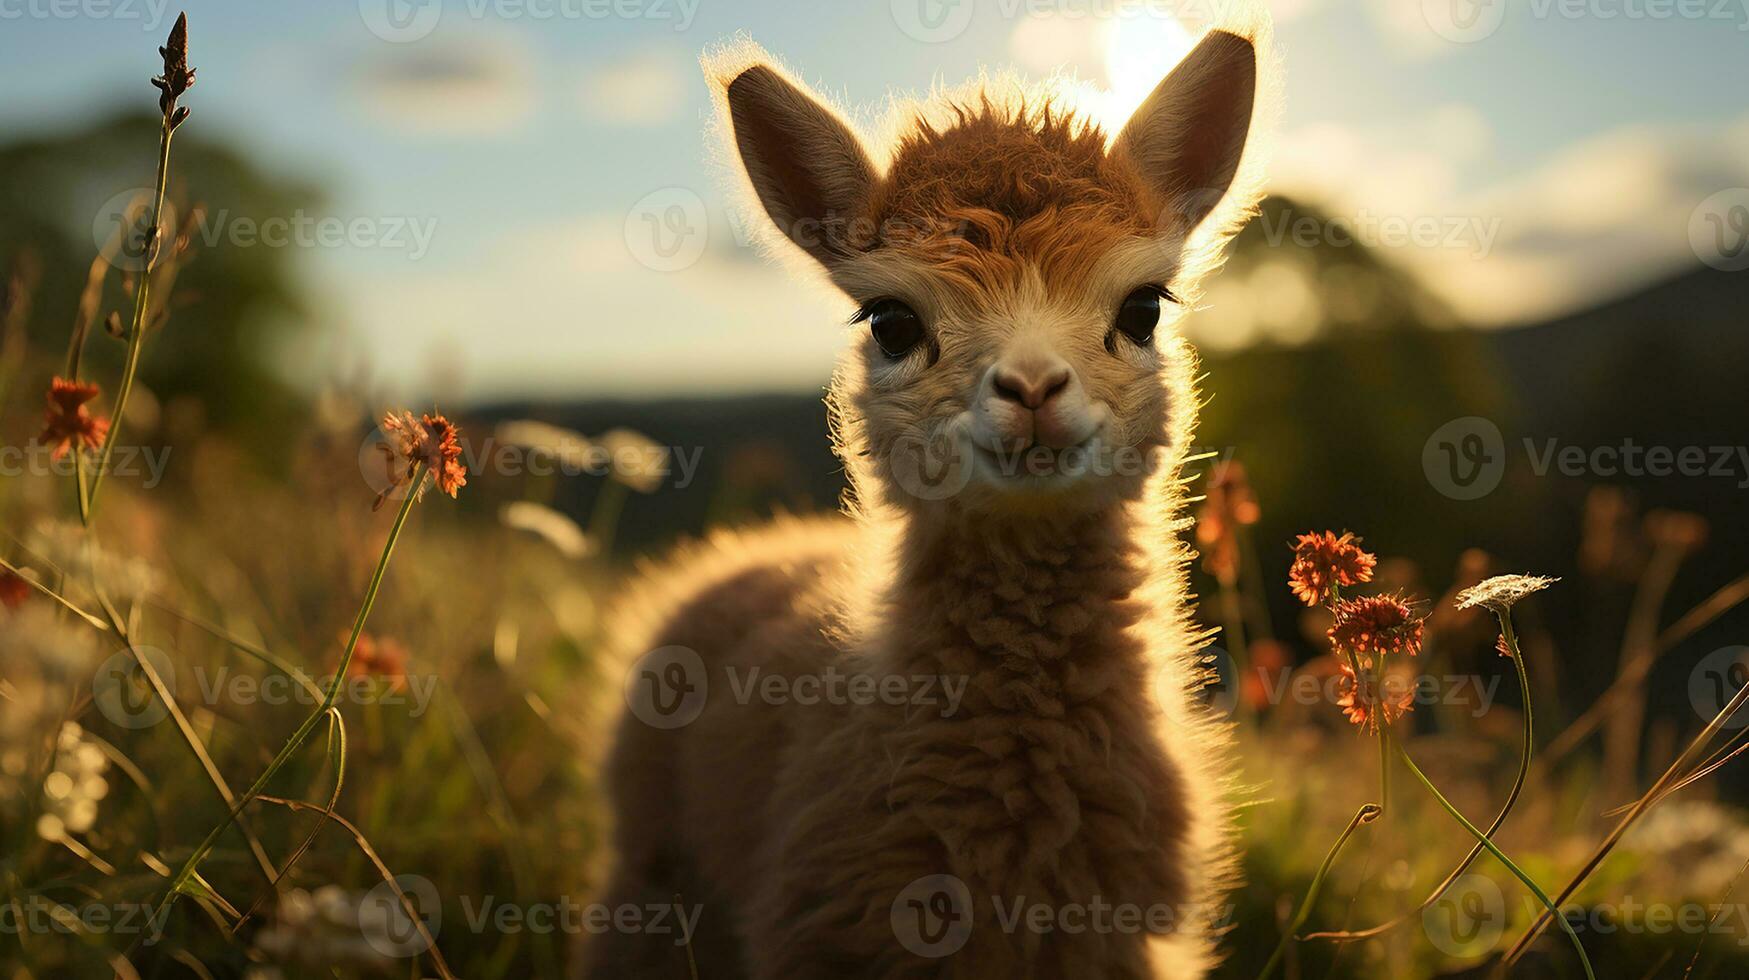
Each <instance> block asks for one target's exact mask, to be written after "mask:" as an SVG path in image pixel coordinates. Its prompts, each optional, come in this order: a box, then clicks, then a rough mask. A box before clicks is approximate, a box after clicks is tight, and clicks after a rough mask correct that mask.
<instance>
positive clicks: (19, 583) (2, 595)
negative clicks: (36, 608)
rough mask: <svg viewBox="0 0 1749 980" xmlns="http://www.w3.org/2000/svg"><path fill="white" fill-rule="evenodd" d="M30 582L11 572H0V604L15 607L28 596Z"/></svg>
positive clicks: (8, 607)
mask: <svg viewBox="0 0 1749 980" xmlns="http://www.w3.org/2000/svg"><path fill="white" fill-rule="evenodd" d="M31 591H32V590H31V587H30V583H29V582H26V581H25V580H24V579H22V578H19V577H18V576H17V575H16V574H14V573H12V572H0V606H5V607H6V608H7V609H17V608H18V607H19V606H22V605H24V602H25V600H26V599H29V598H30V593H31Z"/></svg>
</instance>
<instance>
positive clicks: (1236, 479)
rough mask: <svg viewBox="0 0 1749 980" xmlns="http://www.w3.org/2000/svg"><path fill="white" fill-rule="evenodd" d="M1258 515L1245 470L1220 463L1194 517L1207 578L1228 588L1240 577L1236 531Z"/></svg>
mask: <svg viewBox="0 0 1749 980" xmlns="http://www.w3.org/2000/svg"><path fill="white" fill-rule="evenodd" d="M1261 516H1262V515H1261V511H1260V510H1259V508H1258V506H1257V497H1256V495H1255V494H1253V493H1252V492H1251V484H1250V482H1249V481H1248V480H1246V478H1245V467H1244V466H1243V465H1241V464H1240V463H1239V462H1238V461H1236V460H1235V461H1232V462H1228V463H1223V464H1222V465H1220V466H1219V467H1217V468H1216V469H1215V471H1214V473H1213V474H1212V475H1210V477H1209V485H1208V492H1207V494H1205V495H1204V498H1203V504H1202V507H1200V508H1199V509H1198V510H1197V515H1196V541H1197V544H1198V545H1199V546H1201V548H1202V552H1203V558H1202V566H1203V568H1204V569H1206V570H1207V571H1208V573H1209V574H1211V575H1213V576H1215V578H1217V579H1219V580H1221V581H1222V582H1223V583H1228V584H1231V583H1232V582H1233V581H1234V580H1236V579H1237V578H1238V576H1239V546H1238V545H1239V542H1238V529H1239V528H1240V527H1241V526H1244V525H1250V524H1256V523H1257V520H1258V518H1259V517H1261Z"/></svg>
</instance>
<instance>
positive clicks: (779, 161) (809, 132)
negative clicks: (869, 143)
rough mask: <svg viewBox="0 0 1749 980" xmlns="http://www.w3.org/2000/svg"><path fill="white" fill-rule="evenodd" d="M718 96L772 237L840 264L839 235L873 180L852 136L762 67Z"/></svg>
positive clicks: (843, 251)
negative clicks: (772, 230)
mask: <svg viewBox="0 0 1749 980" xmlns="http://www.w3.org/2000/svg"><path fill="white" fill-rule="evenodd" d="M725 94H726V96H727V99H728V105H729V123H730V125H731V126H732V127H733V129H734V135H735V148H736V150H737V151H739V153H740V155H741V165H742V167H744V168H745V169H746V171H747V177H748V179H749V180H751V181H752V183H753V191H754V193H756V194H758V195H759V202H760V203H761V204H763V205H764V206H765V212H766V213H767V214H769V215H770V216H771V220H772V221H773V222H775V223H776V224H777V227H778V230H779V231H782V232H783V233H784V235H785V236H786V237H787V238H789V240H790V241H792V242H794V243H795V244H796V245H798V246H800V247H801V249H802V250H803V251H805V252H807V253H808V254H809V255H812V256H813V257H814V258H815V259H818V260H819V261H820V263H821V264H823V265H826V266H831V265H832V264H833V263H834V262H836V261H837V260H839V259H842V258H846V257H848V256H849V255H850V254H851V252H852V251H853V248H852V246H851V242H850V238H849V235H848V231H847V230H848V229H849V228H850V227H851V226H852V222H853V221H854V220H855V219H858V218H861V217H863V216H864V215H865V214H866V213H867V211H868V206H869V200H870V197H871V195H872V194H873V192H874V186H875V181H876V180H877V177H876V174H875V169H874V165H873V164H872V163H870V162H869V158H868V154H867V153H866V152H865V151H864V150H863V148H862V144H861V142H859V141H858V140H857V138H856V134H855V133H852V132H851V130H850V127H849V126H847V125H845V123H844V122H843V120H841V119H839V117H838V116H837V114H835V113H834V112H833V111H832V110H831V109H828V108H827V107H826V106H824V105H822V104H821V103H820V102H819V100H817V99H815V98H814V97H813V96H811V95H809V94H808V93H807V92H806V91H805V90H803V89H802V88H801V87H800V86H798V85H796V84H794V83H792V82H790V81H789V80H788V79H786V78H784V77H783V75H782V74H780V73H779V72H778V71H777V69H775V68H773V67H771V66H770V65H768V64H764V63H758V64H754V65H752V66H751V67H748V68H745V69H743V70H741V71H740V72H739V73H738V74H736V75H735V76H734V77H733V78H731V79H730V80H729V81H728V85H727V87H726V92H725Z"/></svg>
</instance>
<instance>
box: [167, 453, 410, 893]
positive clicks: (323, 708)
mask: <svg viewBox="0 0 1749 980" xmlns="http://www.w3.org/2000/svg"><path fill="white" fill-rule="evenodd" d="M424 479H425V468H424V466H423V464H421V465H420V466H419V467H417V468H416V469H415V470H414V473H413V478H412V481H411V484H410V486H409V489H408V493H407V497H406V499H405V500H403V501H401V509H400V511H399V512H398V513H396V514H395V523H394V526H393V527H391V528H390V529H389V539H388V541H387V542H386V543H385V544H384V545H383V553H382V555H381V557H379V558H378V559H377V566H376V571H375V573H373V574H372V575H371V579H370V587H369V588H367V589H366V590H365V593H364V602H363V603H362V604H361V605H360V606H359V609H358V616H357V618H355V619H354V620H353V623H352V634H351V635H350V636H349V637H347V640H346V652H345V653H344V654H342V655H341V658H340V666H339V667H337V668H336V669H335V671H334V676H333V678H331V679H330V680H329V682H328V690H327V692H326V694H325V695H324V696H323V698H322V703H321V704H320V705H317V706H316V710H315V711H313V712H311V713H310V716H309V717H308V718H305V719H304V722H303V724H301V725H299V726H298V729H297V731H295V732H293V733H292V736H291V738H289V739H287V740H286V743H285V746H284V747H283V748H281V749H280V750H279V754H278V755H276V756H274V757H273V761H272V762H270V763H268V766H267V768H266V769H265V770H264V771H263V772H262V773H261V775H260V776H258V777H256V779H255V783H254V785H252V786H250V787H249V789H248V791H247V792H245V793H244V794H243V795H242V796H241V797H240V798H239V799H238V800H237V802H236V804H235V805H234V806H232V807H231V812H230V813H229V814H228V815H227V816H226V817H225V819H224V821H223V822H221V823H220V824H219V825H218V826H217V827H214V828H213V829H212V832H210V833H208V834H207V836H206V839H205V840H203V841H201V842H200V846H198V847H196V848H195V849H194V852H193V853H192V854H190V855H189V856H188V860H187V861H186V862H184V863H183V865H182V870H180V871H178V872H177V873H176V877H174V878H172V879H171V881H170V888H169V890H168V891H167V892H166V893H165V895H164V898H163V900H162V901H161V902H160V903H159V905H158V912H157V913H155V914H159V915H161V914H163V913H164V912H165V911H166V910H168V909H169V907H170V906H171V905H173V904H175V902H176V898H177V896H178V895H179V894H181V889H182V888H183V886H184V885H186V884H187V883H188V881H189V879H191V878H193V877H194V875H195V872H196V871H198V870H199V869H200V863H201V861H203V860H205V859H206V856H207V855H208V854H209V853H211V852H212V849H213V845H214V844H216V843H217V841H218V839H219V835H220V834H222V833H224V831H225V828H227V827H229V826H230V825H231V821H233V820H235V819H237V817H238V815H239V814H241V813H242V812H243V809H244V808H245V807H247V806H248V805H249V804H250V803H251V802H253V801H254V800H255V798H256V797H258V796H260V795H261V793H262V791H263V790H265V789H266V788H267V784H268V782H269V781H270V780H271V779H273V777H274V775H275V774H277V773H278V772H279V770H280V769H281V768H283V767H284V766H285V764H286V762H287V761H289V760H290V759H291V757H292V755H293V754H294V753H296V752H297V750H298V749H299V748H301V747H302V746H303V744H304V742H305V740H307V739H308V738H309V737H310V733H311V732H312V731H314V730H315V728H316V726H317V725H318V724H319V723H320V722H321V721H322V719H323V718H324V717H326V716H327V714H328V711H329V709H331V708H333V707H334V702H335V701H336V700H337V699H338V698H339V696H340V688H341V685H342V684H343V683H345V680H346V669H347V667H349V666H351V664H352V655H353V651H355V650H356V649H357V648H358V638H359V636H360V635H361V634H362V633H363V632H364V624H365V621H366V620H367V619H369V618H370V612H371V608H372V607H373V606H374V605H376V599H377V592H378V591H379V590H380V589H381V588H382V584H383V577H384V575H385V574H386V573H387V572H388V568H389V558H390V556H392V555H393V554H394V553H395V542H396V541H397V540H398V539H399V538H400V537H401V530H402V528H404V527H405V526H406V524H407V516H408V515H409V514H411V513H412V511H413V504H414V503H415V502H416V501H417V500H418V499H419V494H418V493H417V492H416V491H417V489H418V487H419V485H420V484H421V483H422V482H423V481H424Z"/></svg>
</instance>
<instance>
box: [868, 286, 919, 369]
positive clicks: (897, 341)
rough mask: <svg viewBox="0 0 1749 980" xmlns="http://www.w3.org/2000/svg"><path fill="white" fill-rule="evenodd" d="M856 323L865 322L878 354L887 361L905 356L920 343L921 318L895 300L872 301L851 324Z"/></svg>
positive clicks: (914, 311)
mask: <svg viewBox="0 0 1749 980" xmlns="http://www.w3.org/2000/svg"><path fill="white" fill-rule="evenodd" d="M857 320H867V321H868V329H869V333H870V334H872V335H873V336H874V341H875V343H876V344H878V345H879V346H880V349H881V353H883V354H885V355H887V356H888V357H890V358H895V359H896V358H900V357H904V356H905V355H906V354H909V353H910V352H911V351H912V349H914V348H915V347H916V346H917V345H918V344H919V343H921V342H922V341H923V318H922V317H920V316H918V315H917V311H916V310H913V309H912V308H910V307H909V306H906V305H905V304H904V303H901V302H899V301H898V300H896V299H880V300H875V301H874V302H873V303H870V304H869V305H867V306H865V307H863V308H862V310H861V311H860V312H858V313H857V315H856V319H855V320H852V321H851V322H853V323H854V322H856V321H857Z"/></svg>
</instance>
